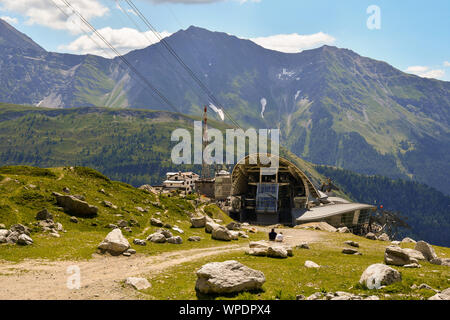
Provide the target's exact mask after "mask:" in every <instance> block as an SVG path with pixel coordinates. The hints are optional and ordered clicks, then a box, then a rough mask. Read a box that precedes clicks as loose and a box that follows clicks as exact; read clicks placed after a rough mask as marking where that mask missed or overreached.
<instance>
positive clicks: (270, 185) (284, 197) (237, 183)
mask: <svg viewBox="0 0 450 320" xmlns="http://www.w3.org/2000/svg"><path fill="white" fill-rule="evenodd" d="M268 156H271V157H277V156H275V155H268ZM250 157H252V161H250ZM278 164H279V165H278V167H273V168H272V167H270V163H269V164H262V163H261V161H260V159H259V156H258V154H253V155H249V156H247V157H245V158H243V159H242V160H241V161H239V162H238V163H237V164H236V166H235V167H234V169H233V172H232V174H231V207H230V209H229V214H230V216H231V217H232V218H233V219H235V220H238V221H241V222H250V223H255V224H259V225H273V224H277V223H282V224H286V225H296V224H302V223H307V222H315V221H325V222H327V223H329V224H330V225H332V226H334V227H343V226H346V227H348V228H350V229H352V230H355V229H358V228H359V227H360V226H361V225H363V224H365V223H367V222H368V219H369V212H370V211H371V210H373V209H374V208H375V207H374V206H371V205H368V204H362V203H351V202H349V201H347V200H345V199H342V198H339V197H329V196H328V195H327V194H325V193H323V192H321V191H319V190H317V189H316V187H315V186H314V185H313V183H312V182H311V181H310V179H309V178H308V177H307V176H306V174H305V173H304V172H302V171H301V170H300V169H299V168H298V167H296V166H295V165H294V164H292V163H291V162H290V161H288V160H286V159H284V158H282V157H278Z"/></svg>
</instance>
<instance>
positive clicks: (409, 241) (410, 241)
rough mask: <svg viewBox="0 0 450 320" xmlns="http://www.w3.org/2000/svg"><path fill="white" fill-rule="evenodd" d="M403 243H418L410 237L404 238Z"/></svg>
mask: <svg viewBox="0 0 450 320" xmlns="http://www.w3.org/2000/svg"><path fill="white" fill-rule="evenodd" d="M402 243H416V241H415V240H413V239H411V238H409V237H406V238H403V240H402Z"/></svg>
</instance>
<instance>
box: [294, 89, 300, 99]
mask: <svg viewBox="0 0 450 320" xmlns="http://www.w3.org/2000/svg"><path fill="white" fill-rule="evenodd" d="M299 95H300V90H298V91H297V92H296V93H295V96H294V101H297V98H298V96H299Z"/></svg>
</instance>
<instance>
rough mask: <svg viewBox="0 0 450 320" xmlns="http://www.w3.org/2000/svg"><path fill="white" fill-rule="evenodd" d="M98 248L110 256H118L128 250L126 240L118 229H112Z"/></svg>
mask: <svg viewBox="0 0 450 320" xmlns="http://www.w3.org/2000/svg"><path fill="white" fill-rule="evenodd" d="M98 248H99V249H100V250H102V251H106V252H109V253H110V254H112V255H119V254H121V253H123V252H124V251H126V250H128V248H130V244H129V243H128V240H127V239H126V238H125V237H124V236H123V234H122V231H121V230H120V229H114V230H112V231H111V232H110V233H108V235H107V236H106V238H105V239H104V240H103V241H102V242H101V243H100V244H99V246H98Z"/></svg>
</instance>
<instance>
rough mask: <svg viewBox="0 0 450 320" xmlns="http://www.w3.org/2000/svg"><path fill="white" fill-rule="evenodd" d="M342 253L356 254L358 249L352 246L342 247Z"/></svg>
mask: <svg viewBox="0 0 450 320" xmlns="http://www.w3.org/2000/svg"><path fill="white" fill-rule="evenodd" d="M342 253H343V254H358V253H359V251H358V250H356V249H353V248H344V249H342Z"/></svg>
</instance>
